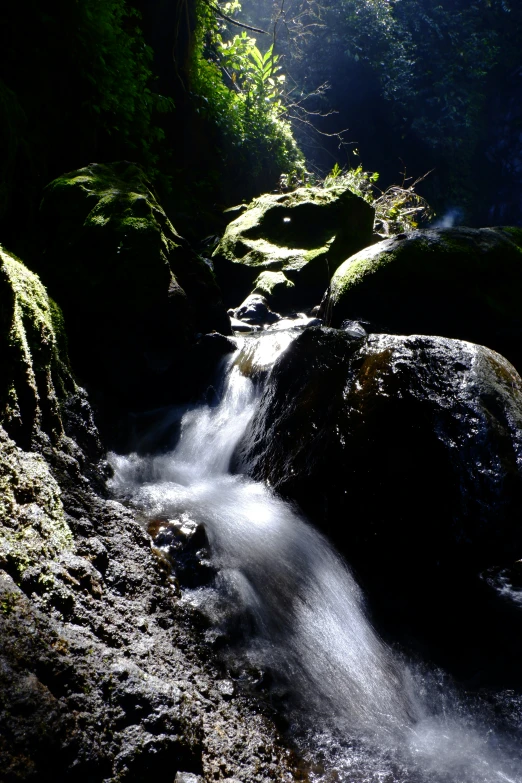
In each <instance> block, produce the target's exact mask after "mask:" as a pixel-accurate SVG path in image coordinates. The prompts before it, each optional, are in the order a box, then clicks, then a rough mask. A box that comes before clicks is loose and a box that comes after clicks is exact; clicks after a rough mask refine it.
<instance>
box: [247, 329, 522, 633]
mask: <svg viewBox="0 0 522 783" xmlns="http://www.w3.org/2000/svg"><path fill="white" fill-rule="evenodd" d="M521 457H522V380H521V379H520V377H519V375H518V374H517V372H516V371H515V369H514V368H513V367H512V366H511V365H510V364H509V363H508V362H507V361H506V360H505V359H504V358H503V357H501V356H500V355H498V354H496V353H494V352H492V351H490V350H488V349H487V348H482V347H480V346H476V345H472V344H470V343H465V342H460V341H454V340H449V339H444V338H437V337H419V336H413V337H397V336H392V335H371V336H370V337H368V338H367V339H364V338H363V339H355V338H353V337H351V336H350V335H349V334H347V333H344V332H341V331H337V330H333V329H321V328H319V329H317V328H314V329H309V330H307V331H306V332H304V333H303V334H302V335H301V336H300V337H299V338H298V339H297V340H296V341H295V342H294V343H293V344H292V345H291V346H290V348H289V349H288V350H287V352H286V353H284V354H283V355H282V356H281V358H280V359H279V360H278V362H277V363H276V365H275V366H274V369H273V371H272V374H271V377H270V379H269V381H268V385H267V388H266V391H265V393H264V397H263V399H262V402H261V407H260V409H259V411H258V413H257V414H256V416H255V418H254V421H253V424H252V427H251V431H250V433H249V435H248V436H247V437H245V439H244V441H243V443H242V444H241V445H240V449H239V455H238V460H239V461H240V462H241V464H242V466H243V467H246V469H247V470H248V472H249V473H250V474H251V475H252V476H254V477H255V478H258V479H262V480H265V481H268V482H269V483H270V485H271V486H272V487H273V488H274V489H275V490H276V491H277V492H279V493H281V494H282V495H283V496H285V497H287V498H289V499H291V500H293V501H296V502H297V503H298V504H299V506H300V507H301V508H302V509H303V510H304V512H305V513H306V514H307V515H308V516H309V517H310V518H311V519H312V521H314V522H316V523H317V524H318V525H319V526H320V527H321V528H322V529H323V530H325V531H326V532H328V534H329V535H330V536H331V537H332V538H333V540H334V541H335V543H336V544H337V545H338V546H339V547H340V548H341V550H342V551H343V552H344V553H345V555H346V557H347V558H348V561H349V562H350V563H351V564H352V565H353V567H354V569H355V572H356V574H357V575H358V577H359V578H360V579H361V580H362V582H363V584H364V586H365V587H367V589H369V591H370V595H372V596H374V597H375V596H380V597H379V598H378V601H380V602H381V603H380V608H381V610H382V611H383V612H384V613H388V616H387V622H390V618H391V617H392V616H395V620H396V622H405V623H407V624H411V623H413V624H415V623H417V621H418V622H419V623H420V624H421V625H422V624H423V623H424V624H427V625H428V626H431V627H429V628H428V631H429V632H430V633H433V634H435V635H436V630H435V629H438V630H439V631H440V630H441V627H440V625H442V626H443V625H444V623H449V624H451V622H454V621H455V614H454V613H453V609H455V611H457V610H456V607H457V606H459V607H460V609H461V610H462V604H463V603H465V599H464V595H466V596H467V597H468V598H469V591H470V590H471V586H473V589H475V588H476V589H479V588H478V574H479V572H480V571H481V570H482V569H484V568H485V567H487V566H489V565H492V564H499V563H506V564H509V563H512V562H514V561H515V560H516V559H517V558H519V557H520V556H521V553H522V525H521V523H520V505H521V501H522V470H521V467H520V465H521ZM459 590H460V595H459ZM452 602H453V603H452ZM390 613H391V614H390ZM472 614H473V612H472V610H471V609H470V610H469V615H468V619H467V620H466V621H464V623H463V626H466V627H468V623H469V618H470V617H471V616H472ZM451 617H452V618H453V619H452V620H451ZM428 618H429V619H428ZM490 619H491V618H490ZM484 622H485V621H484ZM439 623H440V625H439ZM468 630H469V628H468ZM475 630H476V629H475ZM444 634H445V636H446V638H447V635H446V634H447V629H446V631H445V632H444Z"/></svg>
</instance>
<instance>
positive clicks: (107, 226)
mask: <svg viewBox="0 0 522 783" xmlns="http://www.w3.org/2000/svg"><path fill="white" fill-rule="evenodd" d="M41 216H42V235H43V240H44V244H45V252H44V254H43V255H42V257H41V259H36V261H35V262H34V265H35V268H36V271H37V272H38V273H39V274H40V276H41V278H42V280H43V281H44V282H45V284H46V285H47V286H48V288H49V290H50V291H51V293H52V294H53V296H54V298H55V299H56V300H57V301H58V302H60V304H61V306H62V308H63V311H64V316H65V321H66V325H67V334H68V337H69V350H70V355H71V362H72V364H73V366H74V368H75V371H76V372H77V373H78V374H79V375H80V377H81V378H83V379H84V380H85V382H86V383H87V384H89V385H91V386H92V387H94V388H96V389H97V390H100V391H101V392H103V393H104V394H105V395H108V396H109V397H110V398H114V399H118V401H119V402H120V403H121V404H126V403H127V404H130V405H150V404H157V403H158V402H160V401H162V400H163V399H165V398H167V397H168V395H170V396H172V395H173V394H175V389H177V391H178V396H183V388H182V387H183V383H184V381H183V378H182V376H183V372H182V368H183V365H184V362H185V360H186V358H187V355H188V353H189V351H190V349H191V347H192V345H193V344H194V342H195V340H196V339H197V336H198V335H199V334H201V333H206V332H211V331H213V330H216V331H220V332H222V333H226V334H229V333H230V324H229V319H228V317H227V315H226V312H225V309H224V307H223V304H222V302H221V297H220V293H219V290H218V288H217V285H216V283H215V280H214V277H213V274H212V271H211V269H210V267H209V266H208V265H207V264H206V263H204V262H203V261H202V260H201V259H199V258H198V257H197V256H196V255H195V253H194V252H193V251H192V250H191V249H190V248H189V247H188V245H187V244H186V242H184V240H183V239H182V238H181V237H180V236H179V235H178V234H177V233H176V231H175V230H174V227H173V226H172V224H171V222H170V220H169V219H168V218H167V216H166V214H165V212H164V210H163V209H162V207H161V206H160V205H159V203H158V201H157V198H156V196H155V194H154V191H153V189H152V186H151V184H150V182H149V181H148V180H147V178H146V177H145V175H144V173H143V171H142V170H141V169H140V168H139V167H138V166H136V165H134V164H131V163H127V162H123V163H115V164H112V165H98V164H93V165H90V166H88V167H86V168H84V169H80V170H78V171H73V172H71V173H69V174H66V175H64V176H62V177H59V178H58V179H56V180H55V181H54V182H52V183H51V184H50V185H48V187H47V188H46V190H45V192H44V198H43V201H42V205H41Z"/></svg>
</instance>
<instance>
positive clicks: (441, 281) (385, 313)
mask: <svg viewBox="0 0 522 783" xmlns="http://www.w3.org/2000/svg"><path fill="white" fill-rule="evenodd" d="M521 295H522V229H519V228H479V229H472V228H439V229H425V230H418V231H413V232H412V233H411V234H408V235H402V236H398V237H394V238H393V239H387V240H384V241H383V242H379V243H378V244H376V245H373V246H372V247H368V248H366V249H364V250H362V251H361V252H359V253H357V254H356V255H355V256H352V257H351V258H349V259H348V260H347V261H345V262H344V263H343V264H342V265H341V266H340V267H339V268H338V269H337V271H336V272H335V274H334V276H333V278H332V285H331V303H330V308H331V324H332V326H336V327H338V326H341V324H342V322H343V321H344V320H345V319H362V320H365V321H370V322H371V323H372V324H373V325H374V331H385V332H388V331H390V332H394V333H396V334H438V335H442V336H444V337H454V338H457V339H462V340H470V341H472V342H475V343H478V344H481V345H487V346H488V347H489V348H493V349H494V350H496V351H499V352H500V353H502V354H503V355H505V356H506V357H507V358H508V359H509V360H510V361H511V362H513V363H514V364H515V366H516V367H517V368H518V369H519V370H521V369H522V315H521V312H522V311H521V309H520V305H519V302H520V297H521Z"/></svg>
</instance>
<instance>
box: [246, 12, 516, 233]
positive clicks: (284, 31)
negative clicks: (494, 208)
mask: <svg viewBox="0 0 522 783" xmlns="http://www.w3.org/2000/svg"><path fill="white" fill-rule="evenodd" d="M242 5H243V14H244V15H245V17H246V18H247V19H248V20H251V21H252V22H253V23H255V24H257V25H259V26H264V27H265V28H266V29H269V30H271V31H275V32H274V34H275V35H276V38H277V42H278V47H279V50H280V51H281V53H283V54H284V60H283V64H284V67H285V69H286V70H287V72H288V74H289V77H291V78H289V83H290V84H292V87H293V90H292V93H291V99H292V102H293V104H294V106H296V105H297V106H296V108H295V109H294V110H293V112H292V113H293V114H295V115H297V121H296V124H295V128H296V133H297V138H298V139H299V142H300V144H301V146H302V148H303V150H304V151H305V152H306V154H307V157H308V158H309V159H311V161H312V162H313V163H315V164H316V166H317V167H318V168H319V170H320V171H321V172H323V173H324V172H325V171H327V170H329V169H330V168H331V167H332V165H333V164H334V162H336V161H337V162H338V163H340V164H341V165H347V163H348V164H350V163H351V164H353V160H351V151H352V150H353V149H354V148H358V149H359V152H360V154H361V156H362V159H363V162H364V165H365V166H367V167H370V168H372V169H373V168H375V169H377V170H378V171H380V172H381V175H382V176H381V179H382V181H384V182H385V184H386V185H387V184H389V183H390V182H396V181H397V178H398V176H399V172H402V171H404V168H405V167H407V171H408V173H409V174H411V175H414V176H415V177H417V176H420V175H422V174H424V173H425V172H426V171H428V170H429V169H432V168H435V171H434V173H433V175H432V176H431V177H430V178H429V179H428V180H427V181H426V182H425V183H424V185H423V188H424V191H423V192H424V193H425V195H427V196H428V198H429V200H430V201H432V202H433V203H434V205H435V206H436V207H437V211H442V210H443V209H446V208H448V207H456V206H458V207H460V208H461V209H462V210H463V211H464V213H465V214H464V215H463V217H465V218H466V219H467V220H468V221H469V220H471V221H473V222H483V221H486V220H487V219H488V211H489V209H490V207H491V205H493V204H495V202H496V201H498V200H499V199H500V198H503V199H506V198H507V196H506V194H505V193H503V195H502V196H501V195H500V192H501V189H502V187H504V188H505V187H506V185H507V182H506V180H508V179H509V177H510V176H512V175H514V180H513V183H512V184H513V188H512V189H513V190H514V191H519V190H520V184H519V182H518V181H516V183H515V180H516V178H517V176H518V173H517V172H515V171H514V170H513V169H514V168H515V167H514V166H513V159H514V158H515V157H516V155H517V150H516V149H514V145H516V144H517V142H516V140H515V134H518V131H515V127H519V125H520V114H519V112H518V111H517V110H516V108H514V107H513V103H515V104H516V103H518V102H519V98H520V95H519V93H518V92H517V90H519V86H518V82H519V81H520V77H519V74H520V65H521V61H520V48H521V47H520V44H521V40H522V9H521V7H520V4H518V3H516V2H514V0H474V1H473V2H469V1H468V0H466V2H464V0H323V2H320V3H317V2H311V0H286V2H283V3H281V2H280V0H278V1H277V2H274V3H258V2H255V0H244V2H243V4H242ZM325 84H328V85H329V89H321V85H325ZM318 87H319V88H320V89H319V90H318V89H317V88H318ZM307 95H308V96H310V97H309V98H308V100H304V99H305V98H306V96H307ZM303 100H304V105H303ZM303 106H304V109H307V110H308V111H309V112H312V113H313V114H308V115H307V114H306V112H305V111H303ZM332 111H335V112H336V113H335V114H332V113H331V112H332ZM317 112H319V113H320V114H322V115H324V116H323V118H322V119H321V118H320V117H318V116H317V114H316V113H317ZM313 126H315V127H316V128H318V129H320V130H322V131H324V132H325V133H328V134H334V136H320V135H318V134H317V133H316V132H315V131H314V127H313ZM507 127H509V130H507V129H506V128H507ZM345 129H347V130H345ZM339 131H345V132H344V133H342V136H341V137H338V136H336V135H335V134H336V133H337V132H339ZM499 176H502V177H504V183H503V186H499ZM509 198H512V195H510V197H509ZM515 198H516V197H515ZM519 211H520V205H519V203H518V201H516V203H513V204H512V208H511V211H509V210H508V212H507V214H505V219H506V220H511V221H514V220H517V219H518V218H517V216H518V215H519Z"/></svg>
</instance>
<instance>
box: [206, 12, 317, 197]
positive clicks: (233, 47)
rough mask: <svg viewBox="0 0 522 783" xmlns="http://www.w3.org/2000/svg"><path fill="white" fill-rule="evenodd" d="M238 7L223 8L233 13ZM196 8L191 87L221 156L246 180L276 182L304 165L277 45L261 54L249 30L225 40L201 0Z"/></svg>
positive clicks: (224, 33)
mask: <svg viewBox="0 0 522 783" xmlns="http://www.w3.org/2000/svg"><path fill="white" fill-rule="evenodd" d="M238 7H239V6H238V4H237V3H236V4H234V6H232V7H231V6H230V4H228V5H227V6H226V7H225V8H226V10H227V11H229V12H230V11H234V10H237V9H238ZM197 8H198V19H199V25H198V29H197V32H196V35H197V43H196V46H195V51H194V59H193V64H192V80H191V86H192V90H193V92H194V93H195V94H196V96H197V99H198V100H199V105H198V111H199V112H200V113H201V115H202V116H204V117H205V118H206V119H207V120H208V121H210V122H211V123H214V124H215V126H216V127H217V129H218V130H219V137H220V138H219V142H218V143H219V144H220V146H221V152H222V154H224V155H225V156H226V157H227V158H230V159H232V158H233V160H234V163H235V164H236V165H239V166H243V167H246V172H244V173H248V176H250V177H259V176H260V175H261V174H262V173H263V172H265V174H267V173H268V174H269V177H270V179H271V180H272V182H273V183H275V181H277V177H278V176H279V175H280V174H281V172H286V171H290V170H292V169H294V168H295V167H296V166H297V165H301V166H302V165H303V158H302V154H301V152H300V151H299V149H298V147H297V144H296V142H295V140H294V138H293V135H292V130H291V127H290V123H289V122H288V121H287V120H286V119H285V117H284V111H285V109H284V103H283V96H284V91H283V85H284V81H285V77H284V75H283V74H282V73H280V70H281V68H280V66H279V65H278V60H279V57H278V55H277V54H275V52H274V49H273V46H270V47H269V48H268V49H267V51H266V52H264V53H263V52H262V51H261V50H260V49H259V48H258V47H257V45H256V39H255V38H252V37H249V36H248V35H247V33H246V32H245V31H244V32H242V33H241V34H240V35H235V36H233V37H232V38H227V34H226V31H225V29H224V27H223V25H221V24H220V23H219V22H218V18H217V17H216V16H215V15H214V14H213V13H212V11H211V9H209V7H208V5H207V4H206V3H205V2H202V0H201V1H200V3H199V5H198V6H197Z"/></svg>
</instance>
